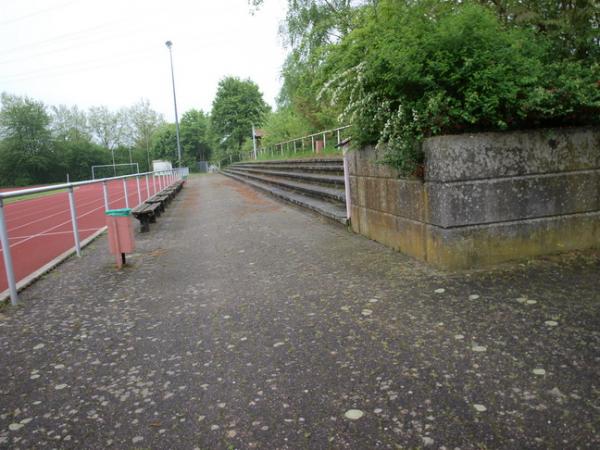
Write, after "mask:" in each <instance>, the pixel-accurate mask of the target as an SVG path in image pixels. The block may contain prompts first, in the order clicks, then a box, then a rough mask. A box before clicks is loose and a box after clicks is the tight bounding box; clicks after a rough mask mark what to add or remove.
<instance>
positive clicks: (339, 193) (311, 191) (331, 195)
mask: <svg viewBox="0 0 600 450" xmlns="http://www.w3.org/2000/svg"><path fill="white" fill-rule="evenodd" d="M228 171H229V172H232V173H235V174H236V175H238V176H242V177H247V178H251V179H254V180H258V181H260V182H263V183H267V184H272V185H275V186H278V187H280V188H283V189H288V190H292V191H297V192H301V193H304V194H305V195H310V196H312V197H316V198H318V199H324V200H329V201H332V202H339V203H346V198H345V197H346V193H345V191H344V190H343V189H332V188H326V187H323V186H317V185H315V184H306V183H294V182H292V181H284V180H278V179H276V178H271V177H265V176H260V175H254V174H251V173H248V172H244V171H240V172H238V171H236V170H232V169H229V168H227V169H224V170H223V172H228ZM319 188H320V189H319ZM332 191H335V192H332Z"/></svg>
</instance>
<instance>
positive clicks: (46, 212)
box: [0, 177, 158, 292]
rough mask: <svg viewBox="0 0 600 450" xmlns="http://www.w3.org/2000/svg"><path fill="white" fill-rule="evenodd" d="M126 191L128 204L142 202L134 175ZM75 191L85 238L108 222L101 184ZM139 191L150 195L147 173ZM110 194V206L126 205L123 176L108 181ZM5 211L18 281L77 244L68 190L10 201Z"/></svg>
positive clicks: (0, 264)
mask: <svg viewBox="0 0 600 450" xmlns="http://www.w3.org/2000/svg"><path fill="white" fill-rule="evenodd" d="M149 183H150V195H152V194H154V193H155V190H154V186H153V182H152V178H150V180H149ZM156 189H158V180H157V181H156ZM127 193H128V195H127V198H128V200H129V207H130V208H133V207H134V206H135V205H137V204H138V203H139V201H138V191H137V183H136V180H135V178H134V179H129V180H128V182H127ZM74 194H75V208H76V210H77V224H78V226H79V237H80V239H81V240H84V239H85V238H87V237H89V236H91V235H92V234H94V233H95V232H96V231H98V230H99V229H100V228H102V227H104V226H105V225H106V219H105V215H104V195H103V192H102V184H101V183H98V184H90V185H86V186H80V187H77V188H75V190H74ZM140 195H141V199H142V201H144V200H146V198H148V197H149V195H148V192H147V190H146V179H145V177H141V178H140ZM108 197H109V207H110V209H117V208H125V192H124V188H123V181H122V180H114V181H110V182H108ZM4 213H5V219H6V226H7V228H8V237H9V241H10V251H11V255H12V260H13V266H14V271H15V278H16V280H17V283H18V282H19V281H20V280H22V279H23V278H25V277H26V276H27V275H29V274H31V273H33V272H35V271H36V270H38V269H40V268H41V267H43V266H44V265H46V264H47V263H49V262H50V261H52V260H53V259H54V258H56V257H57V256H59V255H61V254H62V253H64V252H65V251H67V250H69V249H71V248H74V247H75V241H74V239H73V226H72V224H71V211H70V209H69V197H68V193H67V192H60V193H57V194H52V195H48V196H45V197H40V198H36V199H31V200H23V201H19V202H16V203H11V204H8V205H5V207H4ZM2 251H3V249H2V250H0V254H1V253H2ZM7 288H8V282H7V280H6V271H5V268H4V255H1V257H0V292H4V291H5V290H6V289H7Z"/></svg>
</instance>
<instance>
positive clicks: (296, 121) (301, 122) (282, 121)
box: [261, 107, 310, 147]
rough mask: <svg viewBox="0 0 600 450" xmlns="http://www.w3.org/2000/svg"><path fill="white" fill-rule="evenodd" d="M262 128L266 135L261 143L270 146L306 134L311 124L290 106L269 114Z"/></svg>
mask: <svg viewBox="0 0 600 450" xmlns="http://www.w3.org/2000/svg"><path fill="white" fill-rule="evenodd" d="M262 129H263V131H264V133H265V137H264V138H262V143H261V144H262V146H263V147H268V146H271V145H273V144H277V143H279V142H284V141H288V140H290V139H293V138H297V137H299V136H303V135H305V134H306V133H307V130H309V129H310V124H309V123H308V122H307V121H306V120H305V119H304V118H303V117H302V116H300V115H299V114H297V113H296V112H295V111H294V110H293V109H292V108H290V107H288V108H280V109H279V110H277V112H273V113H270V114H268V115H267V117H266V119H265V123H264V125H263V127H262Z"/></svg>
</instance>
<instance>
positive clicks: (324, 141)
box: [323, 133, 327, 150]
mask: <svg viewBox="0 0 600 450" xmlns="http://www.w3.org/2000/svg"><path fill="white" fill-rule="evenodd" d="M325 147H327V138H326V137H325V133H323V150H325Z"/></svg>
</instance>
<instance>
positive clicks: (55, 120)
mask: <svg viewBox="0 0 600 450" xmlns="http://www.w3.org/2000/svg"><path fill="white" fill-rule="evenodd" d="M50 111H51V129H52V135H53V137H54V139H56V140H61V141H69V142H72V141H75V142H79V141H91V138H92V136H91V132H90V128H89V126H88V121H87V115H86V113H85V111H82V110H80V109H79V108H78V107H77V106H72V107H69V106H66V105H59V106H51V107H50Z"/></svg>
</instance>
